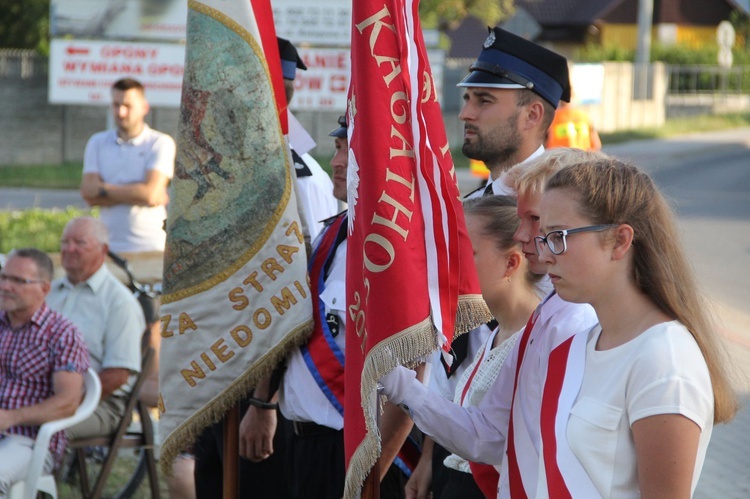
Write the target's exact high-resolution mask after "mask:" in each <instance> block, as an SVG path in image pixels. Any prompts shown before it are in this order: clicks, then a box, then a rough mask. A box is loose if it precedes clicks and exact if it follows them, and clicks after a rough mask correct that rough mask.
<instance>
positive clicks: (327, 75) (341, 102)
mask: <svg viewBox="0 0 750 499" xmlns="http://www.w3.org/2000/svg"><path fill="white" fill-rule="evenodd" d="M298 52H299V54H300V57H302V60H303V61H304V62H305V65H306V66H307V71H297V77H296V78H295V80H294V98H293V99H292V102H291V104H290V106H289V107H290V108H291V109H292V110H293V111H336V112H339V113H343V112H344V110H345V109H346V94H347V91H348V90H349V77H350V75H351V60H350V52H349V49H323V48H300V49H298ZM427 56H428V57H429V59H430V66H431V67H432V76H433V79H434V80H435V91H436V92H437V96H438V100H439V101H442V98H443V66H444V64H445V52H443V51H442V50H428V51H427Z"/></svg>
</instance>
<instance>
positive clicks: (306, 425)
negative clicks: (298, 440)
mask: <svg viewBox="0 0 750 499" xmlns="http://www.w3.org/2000/svg"><path fill="white" fill-rule="evenodd" d="M292 428H294V434H295V435H297V436H298V437H312V436H315V435H325V434H327V433H337V432H339V431H341V430H334V429H333V428H331V427H328V426H323V425H321V424H317V423H312V422H309V421H292Z"/></svg>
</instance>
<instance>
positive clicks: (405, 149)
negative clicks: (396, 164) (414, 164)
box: [389, 125, 414, 159]
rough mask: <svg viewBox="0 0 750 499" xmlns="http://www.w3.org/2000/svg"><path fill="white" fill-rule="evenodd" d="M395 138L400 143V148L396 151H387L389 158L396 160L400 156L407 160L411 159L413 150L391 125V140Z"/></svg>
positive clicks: (394, 149) (393, 149)
mask: <svg viewBox="0 0 750 499" xmlns="http://www.w3.org/2000/svg"><path fill="white" fill-rule="evenodd" d="M394 137H396V138H397V139H398V140H400V141H401V144H400V145H401V148H400V149H396V148H393V147H391V148H390V149H389V152H390V155H391V156H390V158H391V159H393V158H397V157H400V156H405V157H407V158H413V157H414V148H413V147H412V146H411V144H409V142H408V141H407V140H406V139H405V138H404V136H403V135H402V134H401V132H399V131H398V130H397V129H396V127H395V126H393V125H391V139H393V138H394Z"/></svg>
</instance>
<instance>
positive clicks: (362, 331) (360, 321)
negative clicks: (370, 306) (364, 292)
mask: <svg viewBox="0 0 750 499" xmlns="http://www.w3.org/2000/svg"><path fill="white" fill-rule="evenodd" d="M349 318H350V319H351V320H352V322H353V323H354V332H355V333H357V337H358V338H359V339H360V340H361V341H360V345H359V347H360V349H361V350H362V353H364V352H365V345H366V343H367V327H366V324H367V321H366V320H365V311H364V309H363V308H362V298H360V295H359V291H355V292H354V303H352V304H351V305H349Z"/></svg>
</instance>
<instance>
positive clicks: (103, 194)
mask: <svg viewBox="0 0 750 499" xmlns="http://www.w3.org/2000/svg"><path fill="white" fill-rule="evenodd" d="M99 197H100V198H106V197H107V189H105V188H104V184H102V185H100V186H99Z"/></svg>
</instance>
